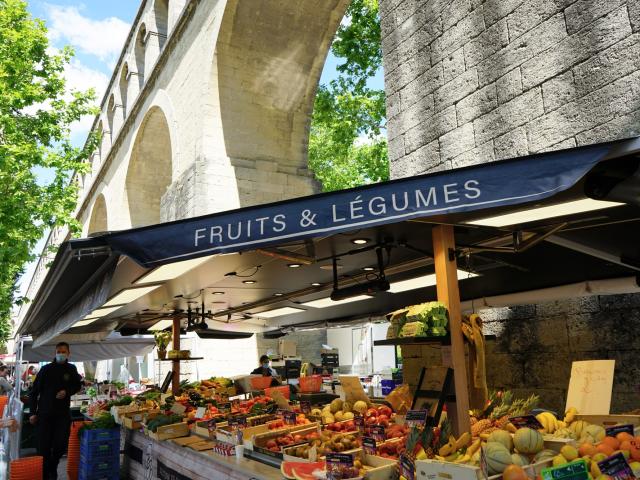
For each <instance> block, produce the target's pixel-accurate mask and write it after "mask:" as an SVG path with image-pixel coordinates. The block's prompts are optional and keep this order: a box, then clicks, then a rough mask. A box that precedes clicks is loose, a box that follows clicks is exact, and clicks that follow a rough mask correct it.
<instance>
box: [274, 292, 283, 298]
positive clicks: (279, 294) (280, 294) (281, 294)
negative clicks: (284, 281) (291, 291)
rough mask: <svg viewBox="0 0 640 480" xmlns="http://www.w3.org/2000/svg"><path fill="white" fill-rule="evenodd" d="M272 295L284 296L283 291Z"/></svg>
mask: <svg viewBox="0 0 640 480" xmlns="http://www.w3.org/2000/svg"><path fill="white" fill-rule="evenodd" d="M273 296H274V297H282V296H284V293H280V292H278V293H274V294H273Z"/></svg>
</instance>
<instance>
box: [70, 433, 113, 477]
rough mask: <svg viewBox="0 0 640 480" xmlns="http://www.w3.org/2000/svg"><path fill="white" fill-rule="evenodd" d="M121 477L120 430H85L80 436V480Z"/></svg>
mask: <svg viewBox="0 0 640 480" xmlns="http://www.w3.org/2000/svg"><path fill="white" fill-rule="evenodd" d="M118 478H120V430H119V429H96V430H85V431H84V432H82V436H81V438H80V466H79V468H78V480H117V479H118Z"/></svg>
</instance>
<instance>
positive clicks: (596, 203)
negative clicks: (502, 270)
mask: <svg viewBox="0 0 640 480" xmlns="http://www.w3.org/2000/svg"><path fill="white" fill-rule="evenodd" d="M620 205H624V204H623V203H617V202H604V201H602V200H593V199H591V198H584V199H582V200H575V201H572V202H565V203H559V204H557V205H548V206H546V207H538V208H530V209H528V210H522V211H519V212H513V213H506V214H504V215H496V216H494V217H487V218H481V219H478V220H472V221H469V222H465V223H468V224H471V225H482V226H486V227H506V226H509V225H517V224H521V223H530V222H536V221H538V220H544V219H547V218H555V217H562V216H565V215H575V214H576V213H584V212H591V211H594V210H602V209H605V208H612V207H619V206H620Z"/></svg>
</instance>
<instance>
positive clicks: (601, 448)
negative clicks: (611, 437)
mask: <svg viewBox="0 0 640 480" xmlns="http://www.w3.org/2000/svg"><path fill="white" fill-rule="evenodd" d="M596 450H597V451H598V452H600V453H604V454H605V455H606V456H607V457H610V456H611V455H613V452H614V451H615V450H614V449H613V448H612V447H611V446H610V445H607V444H606V443H604V442H603V443H601V444H600V445H598V446H597V447H596Z"/></svg>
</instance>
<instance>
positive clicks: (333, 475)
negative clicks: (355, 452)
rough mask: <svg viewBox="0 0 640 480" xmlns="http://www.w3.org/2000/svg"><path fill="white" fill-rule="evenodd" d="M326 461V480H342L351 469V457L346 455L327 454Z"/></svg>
mask: <svg viewBox="0 0 640 480" xmlns="http://www.w3.org/2000/svg"><path fill="white" fill-rule="evenodd" d="M326 461H327V480H342V479H343V478H350V477H345V476H344V475H345V473H346V472H347V470H348V469H353V457H352V456H351V455H348V454H346V453H329V454H327V457H326Z"/></svg>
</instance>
